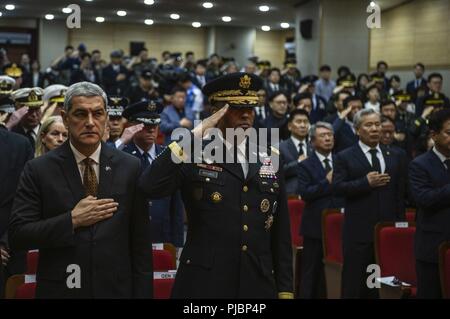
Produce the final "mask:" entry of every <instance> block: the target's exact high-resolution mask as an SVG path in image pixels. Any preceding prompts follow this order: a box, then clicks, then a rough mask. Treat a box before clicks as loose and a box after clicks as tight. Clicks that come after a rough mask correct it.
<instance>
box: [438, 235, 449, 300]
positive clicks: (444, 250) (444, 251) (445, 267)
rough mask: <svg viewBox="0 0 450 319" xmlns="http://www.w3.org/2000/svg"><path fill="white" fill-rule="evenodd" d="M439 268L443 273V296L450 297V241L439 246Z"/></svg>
mask: <svg viewBox="0 0 450 319" xmlns="http://www.w3.org/2000/svg"><path fill="white" fill-rule="evenodd" d="M439 268H440V273H441V286H442V296H443V297H444V298H445V299H450V241H449V242H445V243H442V245H441V246H440V248H439Z"/></svg>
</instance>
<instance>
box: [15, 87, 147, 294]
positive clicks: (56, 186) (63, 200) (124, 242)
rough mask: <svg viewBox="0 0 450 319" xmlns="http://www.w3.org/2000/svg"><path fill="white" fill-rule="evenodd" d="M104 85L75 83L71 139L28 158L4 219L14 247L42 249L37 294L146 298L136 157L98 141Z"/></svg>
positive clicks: (68, 117) (68, 114) (68, 105)
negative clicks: (33, 157)
mask: <svg viewBox="0 0 450 319" xmlns="http://www.w3.org/2000/svg"><path fill="white" fill-rule="evenodd" d="M106 101H107V97H106V94H105V93H104V91H103V90H102V89H101V88H100V87H99V86H97V85H95V84H93V83H89V82H80V83H77V84H74V85H72V86H71V87H70V88H69V89H68V91H67V95H66V100H65V103H64V108H65V111H63V119H64V123H65V125H66V126H67V127H68V131H69V140H68V141H67V142H66V143H64V144H63V145H62V146H60V147H59V148H58V149H56V150H55V151H53V152H49V153H48V154H46V155H45V156H41V157H39V158H36V159H35V160H33V161H30V162H29V163H28V164H27V165H26V166H25V170H24V173H23V175H22V177H21V180H20V183H19V187H18V190H17V194H16V197H15V200H14V205H13V211H12V216H11V220H10V225H9V240H10V246H11V248H13V249H39V266H38V270H37V274H36V275H37V276H36V281H37V289H36V296H37V297H38V298H151V297H152V279H153V273H152V251H151V238H150V231H149V230H150V228H149V226H150V225H149V218H148V215H147V212H146V209H145V202H144V200H143V197H142V196H140V193H139V192H138V189H137V180H138V177H139V174H140V163H139V160H137V159H136V158H134V157H132V156H130V155H128V154H125V153H123V152H121V151H117V150H115V149H113V148H110V147H107V146H106V144H104V143H101V137H102V136H103V133H104V130H105V127H106V120H107V114H106Z"/></svg>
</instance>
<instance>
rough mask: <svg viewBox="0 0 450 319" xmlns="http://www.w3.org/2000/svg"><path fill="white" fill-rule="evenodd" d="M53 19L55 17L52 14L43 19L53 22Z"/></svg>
mask: <svg viewBox="0 0 450 319" xmlns="http://www.w3.org/2000/svg"><path fill="white" fill-rule="evenodd" d="M54 18H55V16H54V15H53V14H46V15H45V19H47V20H53V19H54Z"/></svg>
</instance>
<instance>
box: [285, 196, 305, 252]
mask: <svg viewBox="0 0 450 319" xmlns="http://www.w3.org/2000/svg"><path fill="white" fill-rule="evenodd" d="M304 208H305V202H304V201H302V200H299V199H289V200H288V209H289V217H290V221H291V237H292V245H293V246H294V247H302V246H303V238H302V236H300V234H299V231H300V226H301V221H302V213H303V209H304Z"/></svg>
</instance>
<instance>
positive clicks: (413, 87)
mask: <svg viewBox="0 0 450 319" xmlns="http://www.w3.org/2000/svg"><path fill="white" fill-rule="evenodd" d="M424 74H425V66H424V65H423V64H422V63H417V64H416V65H415V67H414V80H412V81H410V82H408V84H407V85H406V92H408V94H410V95H412V96H416V93H417V90H418V89H419V88H421V87H423V88H426V87H427V80H426V79H425V78H424V77H423V75H424Z"/></svg>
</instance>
